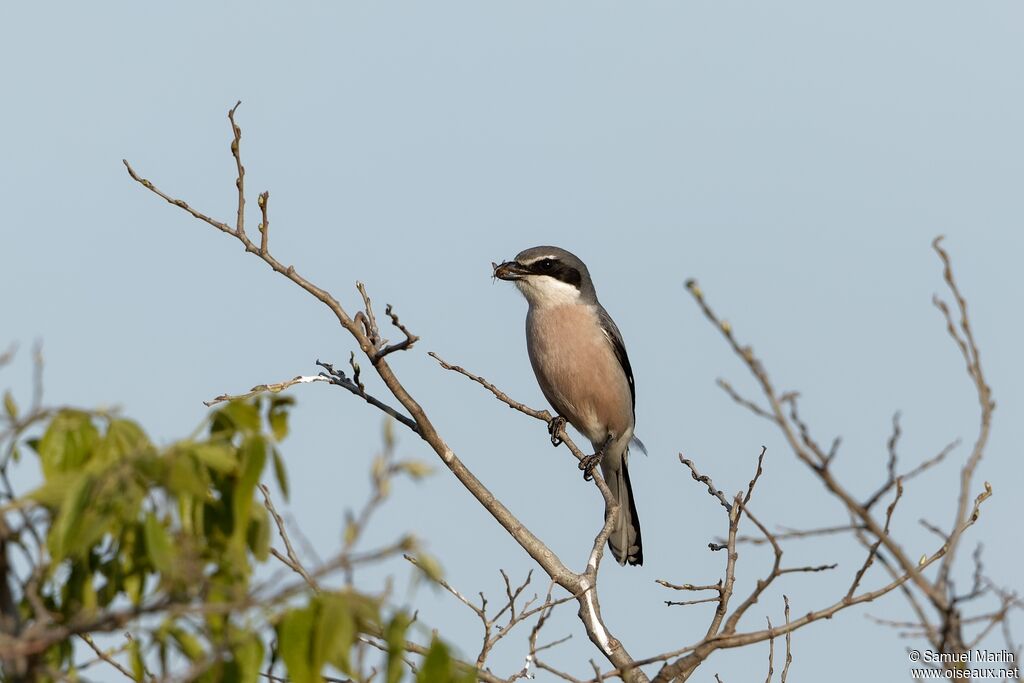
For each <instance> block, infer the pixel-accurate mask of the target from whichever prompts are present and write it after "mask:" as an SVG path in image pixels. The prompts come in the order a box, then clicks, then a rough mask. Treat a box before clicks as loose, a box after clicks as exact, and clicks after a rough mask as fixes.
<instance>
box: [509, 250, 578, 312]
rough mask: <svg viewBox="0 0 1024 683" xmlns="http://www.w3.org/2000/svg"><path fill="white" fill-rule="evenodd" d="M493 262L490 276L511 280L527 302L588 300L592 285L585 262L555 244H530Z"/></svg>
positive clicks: (550, 303)
mask: <svg viewBox="0 0 1024 683" xmlns="http://www.w3.org/2000/svg"><path fill="white" fill-rule="evenodd" d="M492 265H494V277H496V278H499V279H501V280H508V281H510V282H514V283H515V284H516V287H518V288H519V291H520V292H522V293H523V296H525V297H526V300H527V301H528V302H529V303H530V305H531V306H538V307H545V306H560V305H565V304H574V303H592V302H593V301H594V300H596V297H595V295H594V285H593V283H592V282H591V281H590V273H589V272H588V271H587V266H586V265H585V264H584V263H583V261H581V260H580V259H579V258H577V257H576V256H575V255H574V254H572V253H570V252H568V251H566V250H565V249H559V248H558V247H533V248H532V249H527V250H525V251H521V252H519V254H517V255H516V257H515V258H514V259H513V260H511V261H505V262H504V263H501V264H492Z"/></svg>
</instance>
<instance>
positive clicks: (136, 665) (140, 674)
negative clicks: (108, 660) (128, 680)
mask: <svg viewBox="0 0 1024 683" xmlns="http://www.w3.org/2000/svg"><path fill="white" fill-rule="evenodd" d="M128 654H129V655H130V659H131V662H132V675H133V676H135V680H137V681H142V680H145V678H146V664H145V662H143V661H142V648H141V647H139V641H138V639H136V638H132V639H131V641H129V643H128Z"/></svg>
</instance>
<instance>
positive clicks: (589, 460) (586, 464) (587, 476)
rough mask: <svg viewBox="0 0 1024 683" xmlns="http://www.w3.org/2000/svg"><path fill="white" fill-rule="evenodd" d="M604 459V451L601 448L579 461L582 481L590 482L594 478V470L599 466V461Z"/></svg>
mask: <svg viewBox="0 0 1024 683" xmlns="http://www.w3.org/2000/svg"><path fill="white" fill-rule="evenodd" d="M602 458H604V449H603V448H602V449H601V450H599V451H598V452H597V453H594V454H593V455H588V456H587V457H585V458H583V459H582V460H580V469H581V470H583V481H590V480H591V479H593V478H594V468H595V467H597V466H598V465H600V464H601V459H602Z"/></svg>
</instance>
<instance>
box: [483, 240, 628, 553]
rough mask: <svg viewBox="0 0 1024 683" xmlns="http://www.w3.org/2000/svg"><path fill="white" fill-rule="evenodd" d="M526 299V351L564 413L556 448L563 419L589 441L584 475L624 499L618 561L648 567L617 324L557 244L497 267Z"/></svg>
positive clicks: (611, 541) (615, 538) (581, 269)
mask: <svg viewBox="0 0 1024 683" xmlns="http://www.w3.org/2000/svg"><path fill="white" fill-rule="evenodd" d="M494 275H495V277H498V278H501V279H502V280H510V281H512V282H515V284H516V287H518V288H519V291H520V292H522V293H523V296H525V297H526V301H527V302H528V303H529V305H530V310H529V312H528V313H527V314H526V348H527V351H528V352H529V354H530V363H531V364H532V365H533V372H534V374H536V375H537V382H538V383H539V384H540V388H541V391H543V392H544V397H545V398H547V400H548V402H549V403H550V404H551V406H552V407H553V408H554V409H555V411H556V412H557V413H558V417H556V418H555V419H554V420H552V424H551V425H550V426H549V429H550V431H551V435H552V436H551V442H552V443H553V444H554V445H556V446H557V445H558V443H559V441H558V438H557V434H558V428H559V426H560V424H559V423H560V422H561V423H564V421H565V420H568V421H569V424H571V425H572V426H573V427H575V428H576V429H577V430H579V432H580V433H581V434H583V436H585V437H586V438H587V439H589V440H590V443H591V444H592V445H593V447H594V454H593V455H592V456H589V457H588V458H586V459H584V460H583V461H582V462H581V463H580V469H582V470H583V476H584V478H585V479H589V478H590V475H591V472H592V471H593V469H594V467H595V466H596V465H598V464H600V466H601V475H602V476H603V477H604V480H605V482H607V484H608V488H609V489H610V490H611V492H612V495H613V496H614V497H615V500H617V501H618V503H619V512H618V517H617V519H616V520H615V526H614V527H613V528H612V533H611V536H609V538H608V547H609V548H610V549H611V551H612V555H613V556H614V557H615V559H616V561H618V563H619V564H626V563H627V562H628V563H629V564H634V565H638V564H643V561H644V555H643V547H642V544H641V542H640V519H639V517H638V516H637V513H636V505H635V504H634V502H633V490H632V487H631V486H630V483H629V470H628V469H627V460H628V459H629V443H630V440H631V439H632V440H634V441H636V442H637V446H638V447H639V448H641V449H643V444H641V443H640V442H639V441H638V440H636V439H633V426H634V420H635V413H634V408H635V405H636V392H635V390H634V387H633V371H632V368H630V366H629V357H628V356H627V355H626V347H625V345H624V344H623V342H622V335H621V334H620V333H619V328H618V327H616V326H615V322H614V321H613V320H612V318H611V316H610V315H608V312H607V311H606V310H604V307H603V306H601V303H600V302H599V301H598V300H597V293H596V292H595V291H594V283H593V282H592V281H591V279H590V273H589V272H588V271H587V266H586V265H585V264H584V263H583V261H581V260H579V259H578V258H576V256H574V255H573V254H571V253H569V252H568V251H566V250H565V249H559V248H558V247H534V248H532V249H527V250H526V251H522V252H520V253H519V254H518V255H517V256H516V257H515V259H514V260H512V261H506V262H505V263H502V264H501V265H498V266H495V268H494Z"/></svg>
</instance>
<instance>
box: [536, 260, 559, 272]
mask: <svg viewBox="0 0 1024 683" xmlns="http://www.w3.org/2000/svg"><path fill="white" fill-rule="evenodd" d="M537 265H538V266H540V269H541V270H551V269H552V268H554V267H555V262H554V261H552V260H551V259H549V258H546V259H544V260H543V261H541V262H540V263H538V264H537Z"/></svg>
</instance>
